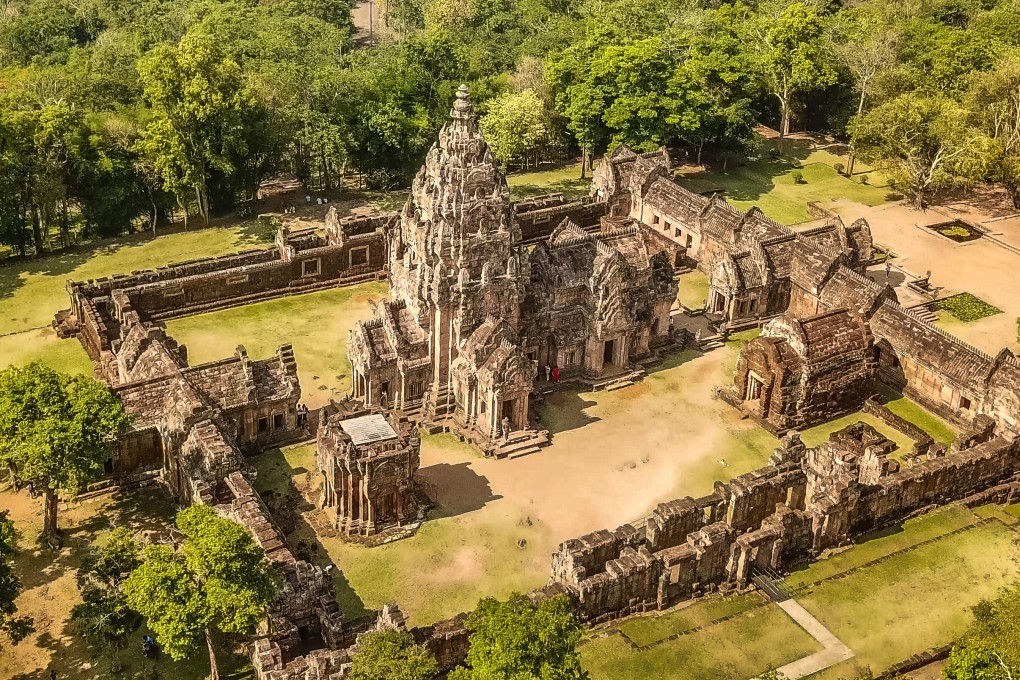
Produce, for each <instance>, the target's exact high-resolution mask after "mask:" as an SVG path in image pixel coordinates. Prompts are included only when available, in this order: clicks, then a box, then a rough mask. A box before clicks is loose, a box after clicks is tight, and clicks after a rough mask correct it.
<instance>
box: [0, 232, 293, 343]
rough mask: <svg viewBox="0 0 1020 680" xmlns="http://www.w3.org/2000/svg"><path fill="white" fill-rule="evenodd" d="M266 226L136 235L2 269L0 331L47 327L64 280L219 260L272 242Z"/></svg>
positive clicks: (63, 300)
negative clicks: (221, 257)
mask: <svg viewBox="0 0 1020 680" xmlns="http://www.w3.org/2000/svg"><path fill="white" fill-rule="evenodd" d="M272 239H273V229H272V227H271V225H270V223H269V222H268V221H261V222H260V221H258V220H252V221H249V222H246V223H243V224H241V225H238V226H234V227H211V228H208V229H199V230H197V231H190V232H178V233H172V234H167V235H165V236H159V237H157V238H152V236H151V235H150V234H134V235H132V236H126V237H120V238H117V239H107V240H102V241H96V242H94V243H90V244H88V245H85V246H79V247H77V248H75V249H73V250H70V251H65V252H61V253H58V254H56V255H47V256H44V257H40V258H38V259H35V260H22V261H16V262H9V263H6V264H4V265H0V330H2V332H4V333H14V332H17V331H24V330H28V329H30V328H39V327H42V326H48V325H49V324H50V322H51V321H53V315H54V314H56V313H57V312H58V311H60V310H61V309H65V308H66V307H67V306H68V304H69V302H68V299H67V291H66V289H65V288H64V286H65V282H66V281H67V279H74V280H75V281H84V280H87V279H93V278H99V277H103V276H111V275H113V274H127V273H130V272H132V271H136V270H140V269H151V268H152V267H158V266H161V265H165V264H170V263H173V262H182V261H185V260H193V259H196V258H201V257H212V256H216V255H223V254H226V253H230V252H235V251H238V250H244V249H245V248H254V247H258V246H260V245H265V244H268V243H272Z"/></svg>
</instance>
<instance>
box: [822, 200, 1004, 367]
mask: <svg viewBox="0 0 1020 680" xmlns="http://www.w3.org/2000/svg"><path fill="white" fill-rule="evenodd" d="M827 207H830V208H831V209H833V210H835V211H836V212H838V213H839V214H840V215H841V216H842V217H843V221H844V222H846V223H847V224H849V223H850V222H852V221H853V220H855V219H857V218H859V217H864V218H866V219H867V220H868V223H869V224H871V229H872V233H873V235H874V238H875V242H876V243H878V244H879V245H881V246H884V247H887V248H888V249H890V250H891V251H892V252H893V253H894V254H895V255H896V257H895V258H894V259H893V261H892V262H893V264H894V266H895V267H901V268H903V269H906V270H907V271H909V272H912V273H913V274H916V275H918V276H923V275H924V274H925V272H927V271H929V270H930V271H931V272H932V275H931V283H932V284H933V285H935V286H940V287H942V289H943V290H942V295H950V294H953V293H960V292H968V293H971V294H973V295H976V296H977V297H979V298H981V299H982V300H984V301H986V302H988V303H990V304H992V305H995V306H996V307H998V308H999V309H1001V310H1003V313H1002V314H996V315H994V316H990V317H987V318H984V319H981V320H979V321H975V322H972V323H967V324H958V325H954V326H953V327H952V328H951V329H949V330H951V332H952V333H954V334H955V335H957V336H958V337H960V338H961V339H963V340H965V341H967V342H969V343H971V344H972V345H974V346H975V347H978V348H979V349H982V350H984V351H986V352H988V353H989V354H992V355H994V354H997V353H998V352H999V350H1001V349H1002V348H1003V346H1008V347H1009V348H1010V349H1012V350H1013V351H1020V345H1018V344H1017V341H1016V323H1017V318H1018V317H1020V295H1017V292H1018V290H1020V253H1017V252H1014V251H1012V250H1010V249H1008V248H1005V247H1003V246H1001V245H999V244H997V243H995V242H993V241H991V240H989V239H984V238H982V239H978V240H977V241H972V242H970V243H965V244H959V243H955V242H953V241H951V240H949V239H948V238H944V237H942V236H940V235H938V234H937V233H935V232H934V231H932V230H930V229H926V228H924V225H928V224H934V223H937V222H943V221H946V220H949V219H955V218H959V217H961V216H964V217H967V218H969V219H972V220H975V221H978V222H980V223H981V224H982V225H983V226H984V227H985V228H988V229H992V230H993V231H995V232H996V233H998V234H1001V235H1002V237H1003V240H1006V241H1016V243H1017V245H1018V246H1020V224H1013V222H1020V221H1018V220H1000V221H995V222H987V223H985V221H986V220H989V219H993V218H994V217H995V212H996V211H991V214H990V213H989V212H984V213H981V212H979V211H978V209H977V208H974V207H972V206H969V207H967V210H966V211H963V210H962V209H959V210H954V209H951V208H931V209H929V210H926V211H924V212H920V211H917V210H915V209H914V208H913V207H911V206H909V205H907V204H904V203H902V202H901V203H892V204H887V205H883V206H878V207H874V208H871V207H868V206H865V205H861V204H859V203H852V202H849V201H843V200H839V201H832V202H831V203H829V204H827ZM982 217H983V218H984V219H981V218H982ZM894 283H895V282H894ZM904 302H907V301H906V300H905V301H904Z"/></svg>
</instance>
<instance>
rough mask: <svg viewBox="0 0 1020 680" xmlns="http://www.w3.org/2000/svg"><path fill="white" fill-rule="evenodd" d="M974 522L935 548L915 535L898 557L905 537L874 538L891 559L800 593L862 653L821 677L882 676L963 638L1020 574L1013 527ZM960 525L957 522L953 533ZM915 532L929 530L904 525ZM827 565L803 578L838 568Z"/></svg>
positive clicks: (809, 607) (808, 605)
mask: <svg viewBox="0 0 1020 680" xmlns="http://www.w3.org/2000/svg"><path fill="white" fill-rule="evenodd" d="M957 512H958V511H957ZM968 512H969V511H968ZM996 514H997V513H996ZM976 520H977V516H976V515H974V516H973V521H972V523H971V524H970V525H969V526H970V528H967V529H965V530H963V531H960V532H959V533H956V534H952V535H946V534H943V535H942V537H941V538H937V539H936V540H934V541H932V542H930V543H926V544H922V543H921V542H920V541H919V540H917V539H918V538H920V537H919V536H918V537H915V538H914V539H913V540H914V541H916V543H915V546H916V547H913V548H909V549H907V550H904V551H903V552H900V553H897V554H892V553H893V552H894V551H895V550H898V549H899V548H898V547H897V546H899V545H902V544H903V543H904V539H903V538H894V537H893V536H888V537H885V538H879V539H876V540H877V541H885V542H886V546H885V547H886V548H887V549H888V551H889V555H890V556H888V557H887V558H886V559H885V560H883V561H880V562H877V563H872V564H869V565H868V566H867V567H866V568H864V569H860V570H858V571H856V572H854V573H852V574H848V575H846V576H837V577H834V578H832V579H831V580H827V581H825V582H824V583H822V584H821V585H818V586H814V587H809V588H806V589H803V590H801V591H798V592H796V593H795V594H794V596H795V597H796V598H797V599H798V601H799V602H800V603H801V604H802V605H803V606H804V607H805V608H806V609H807V610H808V611H810V612H811V613H812V614H813V615H814V616H815V617H817V618H818V620H819V621H821V622H822V623H823V624H824V625H825V626H827V627H828V628H829V629H830V630H831V631H832V632H833V633H835V634H836V635H837V636H838V637H839V638H840V639H841V640H842V641H843V642H844V643H846V644H847V645H848V646H849V647H850V648H851V649H852V650H854V652H855V653H856V657H855V659H853V660H851V661H848V662H846V663H844V664H841V665H840V666H836V667H833V668H831V669H829V670H827V671H824V672H822V673H820V674H818V675H817V676H816V677H817V678H820V679H821V680H838V679H839V678H842V677H852V675H853V673H852V672H851V671H853V670H854V669H856V668H864V667H866V666H870V667H871V668H872V669H873V670H875V671H879V670H881V669H884V668H887V667H888V666H890V665H891V664H893V663H896V662H898V661H902V660H904V659H906V658H908V657H910V656H911V655H913V654H916V653H918V652H920V651H923V650H926V649H930V648H932V647H938V646H941V645H944V644H947V643H949V642H952V640H953V639H955V638H956V637H957V636H959V635H960V634H962V633H963V632H964V630H965V629H966V627H967V625H968V624H969V623H970V622H971V620H972V615H971V611H970V608H971V607H973V606H974V605H976V604H977V603H978V601H979V600H981V599H983V598H988V597H992V596H994V595H995V594H996V593H997V592H998V591H999V589H1000V588H1002V587H1003V586H1005V585H1008V584H1010V583H1012V582H1014V581H1015V579H1016V577H1017V575H1018V569H1017V562H1016V555H1017V548H1016V540H1017V533H1016V532H1015V531H1014V529H1013V527H1010V526H1007V525H1006V524H1004V523H1003V522H1001V521H1000V520H999V519H997V518H994V517H993V518H992V519H991V520H989V521H988V522H987V523H984V524H978V523H976ZM956 521H959V518H957V517H954V518H952V520H951V521H949V522H947V528H948V527H950V526H953V524H954V523H955V522H956ZM914 530H926V531H930V530H931V527H925V526H924V525H923V524H922V523H918V524H915V525H914V526H913V527H911V526H910V525H909V523H908V524H907V525H905V526H904V533H908V534H909V533H910V532H912V531H914ZM864 545H865V546H866V545H867V543H865V544H864ZM860 547H863V546H860ZM858 549H859V547H855V548H854V549H852V550H851V551H849V553H848V554H850V553H853V552H854V551H855V550H858ZM878 552H880V551H878V550H873V553H872V554H873V555H876V554H877V553H878ZM825 562H826V561H822V562H819V563H818V564H817V565H812V566H811V567H809V568H808V569H807V570H805V571H806V573H804V572H801V573H799V574H798V575H799V576H800V577H801V578H802V579H804V580H815V579H813V576H812V574H811V572H812V570H817V572H818V573H819V574H821V573H824V572H829V571H831V570H832V569H833V567H831V566H829V565H826V564H825Z"/></svg>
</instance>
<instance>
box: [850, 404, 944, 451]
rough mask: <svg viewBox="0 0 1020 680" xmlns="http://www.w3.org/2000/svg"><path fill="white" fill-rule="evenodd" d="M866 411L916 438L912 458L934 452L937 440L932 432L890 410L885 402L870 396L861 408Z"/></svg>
mask: <svg viewBox="0 0 1020 680" xmlns="http://www.w3.org/2000/svg"><path fill="white" fill-rule="evenodd" d="M861 410H862V411H864V412H865V413H868V414H871V415H873V416H875V417H876V418H878V419H879V420H881V421H882V422H883V423H885V424H886V425H888V426H889V427H891V428H893V429H894V430H896V431H898V432H902V433H903V434H905V435H907V436H908V437H910V438H911V439H913V440H914V450H913V451H912V452H911V453H910V456H911V457H912V458H915V457H921V456H926V455H928V454H929V453H931V452H933V449H934V447H935V446H936V443H935V440H934V439H933V438H932V436H931V435H930V434H928V433H927V432H925V431H924V430H922V429H921V428H919V427H918V426H917V425H914V424H913V423H912V422H910V421H909V420H906V419H904V418H901V417H900V416H898V415H896V414H895V413H893V412H892V411H890V410H889V408H888V407H887V406H885V404H881V403H879V401H878V400H877V399H875V397H868V398H867V399H866V400H865V401H864V405H863V407H862V408H861Z"/></svg>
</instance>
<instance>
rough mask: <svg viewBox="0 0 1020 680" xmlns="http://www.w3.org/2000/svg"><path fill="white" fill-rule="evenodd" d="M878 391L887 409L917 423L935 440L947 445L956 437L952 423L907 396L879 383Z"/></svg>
mask: <svg viewBox="0 0 1020 680" xmlns="http://www.w3.org/2000/svg"><path fill="white" fill-rule="evenodd" d="M878 391H879V397H880V399H881V401H882V404H884V405H885V407H886V408H887V409H889V410H890V411H892V412H893V413H895V414H896V415H898V416H899V417H900V418H903V419H904V420H906V421H907V422H910V423H913V424H914V425H917V426H918V427H919V428H921V429H922V430H924V431H925V432H927V433H928V434H930V435H931V437H932V439H934V440H935V441H937V442H941V443H943V444H945V445H946V446H949V445H950V444H952V443H953V440H954V439H956V434H957V432H956V430H955V429H954V428H953V426H952V425H950V424H949V423H947V422H946V421H945V420H943V419H942V418H940V417H939V416H937V415H935V414H934V413H932V412H931V411H929V410H927V409H926V408H924V407H923V406H921V405H920V404H918V403H917V402H915V401H913V400H912V399H910V398H909V397H905V396H903V395H902V394H901V393H899V392H897V391H895V390H893V389H892V388H890V387H889V386H887V385H881V384H880V385H879V386H878Z"/></svg>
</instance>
